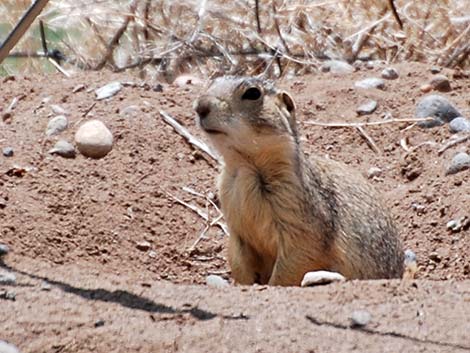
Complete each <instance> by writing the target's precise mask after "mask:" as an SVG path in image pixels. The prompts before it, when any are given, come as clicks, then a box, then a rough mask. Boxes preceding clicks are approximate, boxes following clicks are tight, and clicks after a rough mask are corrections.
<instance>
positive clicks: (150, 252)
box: [149, 250, 158, 259]
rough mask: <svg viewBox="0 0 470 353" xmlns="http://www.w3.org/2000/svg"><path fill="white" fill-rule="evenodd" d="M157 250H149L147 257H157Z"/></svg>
mask: <svg viewBox="0 0 470 353" xmlns="http://www.w3.org/2000/svg"><path fill="white" fill-rule="evenodd" d="M157 255H158V254H157V252H156V251H153V250H152V251H149V257H151V258H152V259H156V258H157Z"/></svg>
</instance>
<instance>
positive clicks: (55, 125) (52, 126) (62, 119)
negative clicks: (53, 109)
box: [46, 115, 69, 136]
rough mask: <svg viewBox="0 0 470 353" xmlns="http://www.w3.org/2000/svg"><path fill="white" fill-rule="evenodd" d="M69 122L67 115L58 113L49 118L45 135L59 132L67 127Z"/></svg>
mask: <svg viewBox="0 0 470 353" xmlns="http://www.w3.org/2000/svg"><path fill="white" fill-rule="evenodd" d="M68 125H69V122H68V120H67V117H66V116H64V115H58V116H56V117H54V118H52V119H51V120H49V123H48V124H47V129H46V135H47V136H54V135H57V134H60V133H61V132H62V131H64V130H65V129H67V127H68Z"/></svg>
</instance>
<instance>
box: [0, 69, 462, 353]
mask: <svg viewBox="0 0 470 353" xmlns="http://www.w3.org/2000/svg"><path fill="white" fill-rule="evenodd" d="M395 67H396V68H397V69H398V70H399V72H400V78H399V79H398V80H394V81H387V82H386V85H387V87H386V90H385V91H379V90H357V89H354V88H353V84H354V82H355V81H356V80H358V79H360V78H365V77H369V76H377V75H380V71H381V69H382V67H378V68H376V69H372V70H368V69H362V70H359V71H357V72H355V73H353V74H350V75H347V76H343V77H335V76H333V75H331V74H329V73H321V74H317V75H312V76H305V77H300V78H292V79H284V80H283V82H282V83H281V85H282V86H283V87H285V88H286V89H287V90H289V91H290V92H292V93H293V94H294V96H295V97H296V99H297V105H298V109H299V110H300V114H299V115H300V116H299V125H300V127H299V128H300V131H301V133H302V136H303V146H304V149H305V150H306V151H307V152H308V153H309V154H314V153H315V154H321V155H329V156H331V158H335V159H338V160H341V161H344V162H345V163H347V164H349V165H351V168H356V169H358V170H360V171H361V172H363V173H364V174H365V175H366V174H367V171H368V170H369V169H370V168H371V167H379V168H380V169H382V173H381V175H380V176H379V177H376V178H373V179H371V183H372V184H374V185H375V187H376V188H378V189H379V190H381V191H382V192H383V193H384V194H385V197H386V198H387V200H389V205H390V207H391V210H392V212H393V215H394V217H395V218H396V220H397V223H398V224H399V225H400V227H401V236H402V239H403V242H404V244H405V246H406V248H411V249H412V250H413V251H415V252H416V254H417V256H418V263H419V272H418V279H417V280H415V281H412V282H407V283H401V282H400V281H389V282H386V281H372V282H368V281H364V282H347V283H344V284H337V285H330V286H326V287H320V288H311V289H300V288H288V289H282V288H266V287H252V288H243V287H236V286H231V287H229V288H225V289H215V288H210V287H207V286H205V285H204V283H205V278H206V276H207V275H209V274H218V275H221V276H223V277H225V278H227V279H229V278H230V272H229V269H228V266H227V263H226V259H225V255H226V254H225V243H226V237H225V236H224V234H223V232H222V231H221V229H220V228H217V227H212V228H210V229H209V231H208V232H207V234H206V236H205V237H204V238H203V239H202V240H201V241H200V242H199V243H198V244H197V245H196V246H193V244H194V243H195V241H196V240H197V239H198V237H199V235H200V234H201V232H202V231H203V229H204V228H205V225H206V222H205V221H204V220H203V219H202V218H201V217H199V216H198V215H197V214H195V213H194V212H192V211H191V210H189V209H188V208H187V207H185V206H183V205H181V204H180V203H178V202H176V199H175V197H176V198H179V199H181V200H184V201H186V202H189V203H192V204H195V205H198V206H199V207H200V208H201V209H203V210H205V209H206V207H208V209H209V210H211V216H212V217H216V216H217V213H216V212H215V211H214V210H213V209H212V207H209V206H208V202H207V200H206V198H205V197H198V196H194V195H191V194H190V193H188V192H186V191H184V190H183V187H187V188H191V189H193V190H195V191H197V192H199V193H202V194H203V195H206V196H209V195H211V194H215V193H216V188H215V178H216V175H217V173H218V171H217V166H216V164H215V163H214V162H212V161H208V160H207V159H206V158H204V156H203V155H202V154H201V152H199V151H195V150H193V149H192V148H191V147H190V146H189V145H187V144H186V143H185V141H184V140H183V139H182V138H181V137H180V136H179V135H178V134H176V133H175V132H174V130H173V129H172V128H171V127H170V126H168V125H167V124H165V123H164V122H163V121H162V119H161V117H160V115H159V111H160V110H164V111H166V112H167V113H169V114H171V115H172V116H174V117H175V118H176V119H177V120H178V121H180V122H181V123H182V124H183V125H184V126H185V127H187V128H188V129H189V130H190V132H191V133H193V134H194V135H196V136H198V137H201V138H202V135H201V134H200V132H199V131H198V129H197V127H196V126H195V124H194V114H193V112H192V108H191V105H192V102H193V100H194V99H195V98H196V97H197V95H198V93H199V92H200V90H201V88H200V87H197V86H193V85H187V86H183V87H177V86H170V85H163V91H162V92H157V91H156V90H154V89H153V88H154V87H155V84H156V83H155V82H146V83H145V84H144V85H140V84H137V85H126V86H125V87H124V88H123V89H122V91H121V92H119V93H118V94H117V95H116V96H114V97H113V98H111V99H110V100H108V101H96V100H95V95H94V92H93V90H94V89H96V88H98V87H100V86H102V85H104V84H106V83H109V82H111V81H114V80H118V81H121V82H134V83H140V81H139V79H137V78H136V77H134V76H132V75H131V74H112V73H109V72H89V73H80V74H76V75H74V77H73V78H71V79H67V78H65V77H63V76H60V75H58V74H57V75H49V76H43V77H39V76H35V77H16V78H14V79H4V80H3V82H2V83H1V94H0V107H2V108H3V109H5V108H6V107H7V106H8V105H9V104H10V102H11V101H12V99H13V98H14V97H18V98H19V102H18V104H17V107H16V108H15V109H14V111H13V114H12V118H11V122H9V123H8V124H7V123H4V122H0V125H1V129H0V147H2V148H3V147H6V146H11V147H13V148H14V151H15V154H14V156H13V157H10V158H7V157H3V156H0V201H1V202H0V243H3V244H8V246H9V247H10V248H11V252H10V254H9V255H8V256H7V257H6V259H5V265H4V266H5V267H6V268H9V269H10V270H12V271H15V272H16V274H17V277H18V278H17V284H16V285H15V286H3V287H0V292H1V291H2V290H4V291H5V290H6V291H7V292H14V293H15V294H16V300H15V301H12V300H5V299H0V317H1V320H0V332H1V333H0V339H4V340H7V341H9V342H12V343H14V344H15V345H17V346H18V347H19V348H20V349H21V351H22V352H133V351H135V352H160V351H162V352H175V351H180V352H206V351H211V352H214V351H216V352H272V351H278V352H349V351H353V350H356V351H359V352H365V351H367V352H369V351H370V352H384V351H390V352H396V351H402V352H424V351H425V352H428V351H429V352H460V351H470V343H469V342H470V341H469V339H468V337H466V335H467V332H469V329H470V324H469V322H468V317H469V316H470V304H469V302H470V230H469V229H468V228H467V229H465V230H461V231H460V232H456V233H452V232H451V231H449V230H447V229H446V224H447V222H448V221H450V220H452V219H456V218H459V217H463V216H467V217H470V213H469V212H470V184H469V175H470V174H469V173H470V171H468V170H467V171H463V172H460V173H458V174H455V175H445V170H446V167H447V165H448V164H449V162H450V159H451V158H452V156H453V155H454V154H455V153H456V152H457V151H467V152H469V144H468V142H466V143H463V144H459V145H457V146H455V147H452V148H450V149H449V150H447V151H446V152H445V153H443V154H442V155H438V153H437V151H438V149H439V148H440V147H441V146H442V145H444V144H445V143H446V142H448V140H449V138H450V137H451V134H450V133H449V131H448V128H447V126H443V127H440V128H435V129H430V130H424V129H420V128H418V127H416V126H415V127H411V128H407V127H409V126H410V123H394V124H388V125H380V126H375V127H367V128H366V130H367V132H368V133H369V135H370V136H371V137H372V139H373V140H374V141H375V143H376V144H377V146H378V147H379V150H380V153H375V152H374V151H373V150H371V149H370V148H369V147H368V145H367V143H366V142H365V141H364V139H363V138H362V137H361V136H360V134H358V132H357V131H356V129H354V128H329V127H318V126H312V125H308V124H307V123H306V122H307V121H308V120H318V121H323V122H333V121H334V122H336V121H346V122H360V121H361V122H362V121H368V120H371V121H376V120H381V119H382V118H383V116H384V115H386V114H387V115H389V114H391V116H393V117H394V118H411V117H413V116H414V110H415V106H416V102H417V101H418V100H419V99H420V97H421V96H423V95H424V94H423V93H422V92H421V91H420V90H419V87H420V86H421V85H422V84H423V83H426V82H427V81H429V79H430V78H431V77H432V74H431V73H430V70H429V69H430V68H429V67H428V66H423V65H419V64H413V63H406V64H401V65H397V66H395ZM444 73H446V74H447V75H448V76H449V77H450V78H451V84H452V87H453V90H452V91H451V92H450V93H442V94H443V95H445V96H447V97H448V98H449V99H450V100H451V101H452V102H453V103H455V105H456V106H457V107H458V108H459V110H460V111H461V112H462V113H463V114H464V115H466V116H467V117H468V116H470V109H469V108H470V101H469V100H468V92H470V79H469V78H468V76H467V78H465V77H462V76H456V77H453V72H451V71H448V72H444ZM79 85H83V86H84V87H83V88H82V89H80V90H78V91H77V92H75V93H74V88H77V86H79ZM367 99H374V100H376V101H377V102H378V103H379V108H378V109H377V111H376V112H375V113H373V114H372V115H369V116H364V117H358V116H357V115H356V113H355V110H356V108H357V106H358V105H360V104H361V103H363V102H364V101H366V100H367ZM53 104H56V105H60V106H61V107H62V108H64V109H65V110H66V111H67V112H68V117H69V128H68V129H67V130H66V131H65V132H63V133H62V134H61V135H60V136H59V137H60V138H65V139H68V140H69V141H72V140H73V135H74V133H75V131H76V129H77V126H78V125H79V124H80V122H82V121H84V120H86V119H89V118H93V117H94V118H99V119H101V120H103V121H104V122H105V123H106V124H107V125H108V127H109V128H110V129H111V131H112V132H113V134H114V137H115V146H114V149H113V150H112V152H111V153H110V154H109V155H108V156H106V157H105V158H104V159H101V160H89V159H86V158H84V157H83V156H81V155H78V156H77V157H76V158H75V159H64V158H61V157H58V156H51V155H49V154H48V153H47V151H48V150H49V149H50V148H51V147H52V146H53V144H54V143H55V140H56V139H55V138H53V139H50V140H47V139H45V134H44V131H45V129H46V125H47V122H48V120H49V117H52V116H54V114H53V113H52V110H51V105H53ZM129 106H135V107H134V108H133V109H129ZM126 108H127V109H126ZM0 109H1V108H0ZM90 109H91V110H90ZM88 111H89V112H88ZM87 112H88V113H87ZM126 113H127V114H126ZM0 114H1V112H0ZM85 114H86V116H84V115H85ZM400 140H403V141H406V144H407V146H408V147H409V148H413V147H414V146H416V149H414V150H413V151H412V152H407V151H405V149H404V148H403V147H402V146H400ZM15 168H16V169H15ZM144 241H145V242H148V243H149V247H147V246H144V247H142V244H140V243H142V242H144ZM139 244H140V245H139ZM46 282H47V283H49V285H45V284H44V283H46ZM357 309H366V310H368V311H369V312H370V313H371V315H372V319H371V322H370V323H369V324H368V325H367V326H366V327H365V328H364V329H353V328H350V320H349V317H350V315H351V313H352V311H354V310H357ZM95 326H97V327H95Z"/></svg>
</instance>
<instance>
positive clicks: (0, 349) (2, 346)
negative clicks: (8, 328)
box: [0, 340, 20, 353]
mask: <svg viewBox="0 0 470 353" xmlns="http://www.w3.org/2000/svg"><path fill="white" fill-rule="evenodd" d="M0 353H20V351H19V350H18V348H16V347H15V346H14V345H12V344H10V343H7V342H5V341H1V340H0Z"/></svg>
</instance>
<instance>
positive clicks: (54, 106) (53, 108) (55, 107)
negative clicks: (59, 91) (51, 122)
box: [51, 104, 68, 115]
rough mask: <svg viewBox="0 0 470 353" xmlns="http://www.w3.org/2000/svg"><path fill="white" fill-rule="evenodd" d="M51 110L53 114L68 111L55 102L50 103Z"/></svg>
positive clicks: (63, 113)
mask: <svg viewBox="0 0 470 353" xmlns="http://www.w3.org/2000/svg"><path fill="white" fill-rule="evenodd" d="M51 111H52V113H54V114H55V115H67V114H68V112H67V111H66V110H65V109H64V108H62V107H61V106H60V105H57V104H52V105H51Z"/></svg>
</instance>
